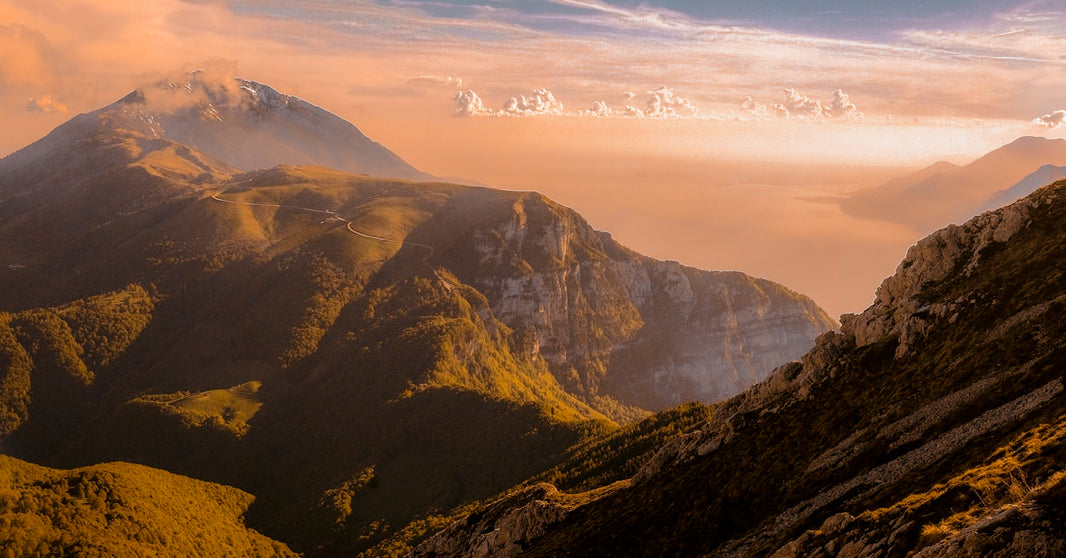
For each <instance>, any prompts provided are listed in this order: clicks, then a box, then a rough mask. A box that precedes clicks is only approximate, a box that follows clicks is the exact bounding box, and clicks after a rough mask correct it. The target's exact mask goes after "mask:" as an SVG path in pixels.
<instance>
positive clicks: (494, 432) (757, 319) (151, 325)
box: [0, 76, 835, 554]
mask: <svg viewBox="0 0 1066 558" xmlns="http://www.w3.org/2000/svg"><path fill="white" fill-rule="evenodd" d="M282 162H297V163H304V162H316V163H321V164H326V165H331V166H334V167H342V168H345V169H349V170H350V171H355V172H360V173H374V174H379V175H384V176H387V177H408V178H420V177H424V176H425V175H422V174H421V173H419V172H418V171H416V170H415V169H413V168H411V167H410V166H409V165H406V163H403V161H402V160H400V159H399V158H398V157H396V156H395V155H393V154H391V152H389V151H388V150H386V149H385V148H384V147H381V146H380V145H378V144H376V143H374V142H372V141H371V140H369V139H367V138H365V136H363V135H362V134H361V133H360V132H359V131H358V130H357V129H356V128H355V127H354V126H352V125H350V124H348V123H346V122H344V121H342V120H340V119H339V118H337V117H335V116H333V115H331V114H329V113H327V112H326V111H323V110H322V109H318V108H317V107H314V106H313V105H310V104H308V103H306V102H304V101H301V100H299V99H296V98H294V97H290V96H286V95H283V94H280V93H277V92H276V91H274V90H273V89H271V88H269V87H267V86H265V85H262V84H258V83H255V82H251V81H243V80H241V81H237V82H235V83H234V84H214V83H207V82H206V81H204V80H203V79H201V78H199V77H198V76H191V77H190V80H189V81H188V82H187V83H181V84H160V85H156V86H152V87H151V88H145V89H143V90H140V91H137V92H134V93H132V94H130V95H129V96H127V97H125V98H124V99H123V100H121V101H119V102H117V103H114V104H112V105H110V106H108V107H105V108H103V109H100V110H98V111H95V112H93V113H90V114H86V115H81V116H78V117H75V118H74V119H72V120H71V121H70V122H68V123H66V124H64V125H62V126H60V127H59V128H57V129H56V130H55V131H53V132H52V133H51V134H49V135H48V136H46V137H45V138H43V139H41V140H40V141H38V142H36V143H34V144H32V145H30V146H28V147H26V148H24V149H22V150H20V151H18V152H16V153H14V154H12V155H10V156H8V157H6V158H4V159H2V160H0V292H2V293H4V295H3V297H0V450H2V451H3V452H4V453H6V454H9V455H12V456H14V457H18V458H24V459H29V460H31V461H34V462H37V463H42V464H46V465H48V466H50V467H64V468H70V467H83V466H87V465H90V464H92V463H98V462H105V461H116V460H121V461H129V462H134V463H139V464H143V465H150V466H154V467H160V468H163V469H166V470H167V471H170V472H172V473H177V474H181V475H189V476H192V477H195V478H198V479H204V480H209V481H213V482H219V483H224V484H227V485H231V486H234V487H237V488H239V489H241V490H243V491H245V492H247V493H250V494H252V495H254V497H255V502H254V503H253V504H251V507H249V508H248V510H247V515H246V520H247V523H248V525H250V526H252V527H254V528H255V529H256V530H257V531H259V532H262V533H265V534H267V535H269V536H271V537H274V538H276V539H280V540H283V541H284V542H285V543H286V544H287V545H289V546H291V548H292V549H294V550H297V551H300V552H306V553H311V554H352V553H355V552H358V551H361V550H366V549H369V548H371V547H373V546H375V545H383V544H389V541H390V540H393V538H395V537H400V536H401V535H403V534H404V533H407V531H404V526H406V525H408V524H409V523H410V522H411V521H412V520H415V519H418V518H423V519H422V523H418V522H416V523H414V524H412V525H421V526H422V527H420V528H419V529H421V531H418V530H417V529H415V528H414V527H412V529H415V531H413V532H417V533H421V532H424V531H426V530H428V529H429V528H430V527H431V526H432V525H433V523H432V521H429V520H427V519H425V518H426V517H427V516H432V514H434V513H436V512H439V511H443V510H449V509H452V508H455V507H456V506H461V505H465V504H468V503H470V502H473V501H475V500H478V499H482V498H488V497H490V496H492V495H494V494H497V493H498V492H499V491H501V490H504V489H506V488H508V487H510V486H512V485H514V484H516V483H518V482H520V481H522V480H523V479H525V478H528V477H530V476H531V475H534V474H538V473H541V472H543V471H545V470H548V469H550V468H551V467H553V466H555V465H556V464H557V463H558V462H559V461H560V460H561V459H563V457H564V455H565V452H566V450H567V448H570V447H572V446H573V445H574V444H577V443H581V442H584V441H588V440H592V439H598V438H599V437H600V436H604V435H608V434H610V433H613V432H617V431H618V430H619V428H620V425H621V424H629V423H632V422H634V421H636V420H639V419H642V418H644V417H647V416H649V415H650V414H651V412H653V411H659V410H663V409H667V408H669V407H670V406H673V405H675V404H677V403H681V402H684V401H692V400H701V401H705V402H711V401H715V400H719V399H722V398H725V397H729V396H731V395H735V394H737V393H739V392H741V391H742V390H743V389H745V388H746V387H748V386H750V385H752V384H754V383H756V382H758V381H760V380H762V379H764V378H765V377H766V376H767V374H769V372H770V371H771V370H772V369H773V368H775V367H776V366H777V365H779V364H781V363H783V362H787V361H789V360H791V359H794V358H796V357H798V356H800V355H802V354H803V353H804V352H805V351H807V350H808V349H809V348H810V347H811V346H812V345H813V343H814V340H815V338H816V337H817V336H818V335H820V334H822V333H824V332H826V331H828V330H830V329H831V328H832V327H833V326H834V325H835V322H834V321H833V320H832V319H831V318H829V316H827V315H826V314H825V312H824V311H822V310H821V309H820V308H819V307H818V306H817V305H816V304H815V303H814V302H813V301H811V300H810V299H809V298H807V297H804V296H802V295H799V294H797V293H794V292H792V291H790V290H788V289H787V288H785V287H783V286H781V285H778V284H775V283H772V282H770V281H765V280H761V279H756V278H753V277H749V276H747V275H744V274H742V273H738V272H708V271H701V270H697V269H693V268H688V267H684V266H682V265H680V264H678V263H676V262H661V261H656V260H652V259H650V258H647V257H644V256H641V255H639V254H636V253H634V252H632V251H631V250H628V249H626V248H625V247H623V246H621V245H619V244H618V243H616V242H615V241H614V240H613V239H612V238H611V237H610V235H608V234H606V233H603V232H599V231H596V230H594V229H592V227H590V226H589V225H588V223H586V222H585V220H584V219H582V218H581V216H580V215H578V214H576V213H575V212H574V211H572V210H570V209H568V208H566V207H563V206H561V205H559V204H557V203H555V202H553V201H551V200H549V199H547V198H545V197H543V196H541V195H539V194H536V193H533V192H510V191H499V190H491V189H487V188H475V187H466V186H457V185H451V184H443V183H439V182H411V181H406V180H400V179H397V178H378V177H369V176H365V174H353V172H348V171H343V170H336V169H333V168H327V167H323V166H295V165H291V164H286V165H278V163H282ZM259 167H265V168H259ZM9 465H10V467H14V468H21V467H29V466H28V465H22V464H19V463H18V462H14V461H12V462H10V463H9ZM120 468H121V467H120ZM79 470H80V471H83V473H84V474H97V473H96V471H97V469H79ZM135 471H140V470H135ZM83 473H79V472H62V471H61V472H54V471H40V470H34V472H33V475H37V476H40V477H42V478H44V477H47V478H56V479H65V478H70V477H71V475H82V474H83ZM116 474H119V475H120V476H121V475H122V473H116ZM146 475H147V476H145V475H141V474H140V473H137V474H135V475H133V477H122V478H133V479H137V478H149V477H153V476H154V475H156V473H146ZM64 482H65V481H64ZM108 482H110V481H108ZM108 482H101V483H97V485H96V487H95V488H94V489H93V490H96V491H97V493H98V492H99V490H105V492H106V491H108V490H110V489H108V488H107V487H108V486H110V484H108ZM115 482H119V481H115ZM121 482H126V481H121ZM130 482H134V481H130ZM54 492H55V491H52V490H51V489H49V490H46V491H44V492H43V493H42V494H47V495H48V496H47V497H48V498H53V497H54V496H53V493H54ZM127 494H130V496H128V498H131V499H134V498H139V497H140V496H135V495H134V494H145V495H147V494H153V492H151V491H150V490H148V489H147V488H145V487H139V488H136V489H134V490H132V491H131V492H128V493H127ZM227 494H229V493H227ZM230 496H232V498H231V497H230ZM230 496H226V498H227V499H228V500H227V501H231V500H232V502H231V504H227V507H226V513H227V514H228V515H227V516H226V517H220V518H219V519H220V523H219V524H218V525H216V526H214V527H213V528H217V529H219V531H218V532H219V533H230V534H232V536H234V537H240V538H241V540H242V541H243V540H246V538H247V537H249V536H250V535H247V534H246V533H243V532H242V531H240V530H239V529H237V527H236V526H235V520H234V519H233V518H234V517H236V516H238V515H239V514H240V513H242V511H243V509H244V508H243V507H242V506H244V505H246V500H243V498H244V497H243V496H241V495H239V494H236V493H234V494H230ZM0 497H4V496H3V495H2V494H0ZM56 497H57V496H56ZM146 497H153V496H146ZM79 501H80V500H79ZM171 504H173V505H171ZM180 505H182V504H178V503H176V501H175V502H164V505H163V507H162V508H161V509H164V510H165V509H173V508H174V506H180ZM5 509H8V508H5ZM12 509H13V508H12ZM19 509H20V510H21V509H22V508H19ZM101 509H104V508H101ZM113 511H114V510H113ZM120 511H121V510H120ZM157 511H158V510H156V511H152V513H156V512H157ZM12 513H16V514H21V515H19V517H21V518H22V519H20V521H22V520H25V521H31V518H32V521H38V520H40V521H45V520H44V519H40V518H41V516H39V515H34V514H35V513H36V512H34V511H32V510H22V511H17V512H12ZM62 513H66V512H62ZM104 513H105V514H106V513H107V512H104ZM114 513H119V511H114ZM122 513H128V514H131V515H130V517H131V518H132V520H133V521H143V522H145V523H146V525H147V527H146V529H147V530H148V531H150V532H153V533H155V534H153V535H152V536H153V537H155V539H153V540H154V541H156V542H158V539H159V537H164V538H166V537H168V536H169V535H165V534H161V533H164V531H152V526H151V525H150V523H151V520H148V519H143V518H138V517H139V516H137V513H138V512H137V511H136V510H126V511H122ZM75 515H76V517H75V518H74V519H71V521H73V522H75V523H76V522H77V521H78V520H79V518H81V519H84V520H85V521H88V522H90V523H91V522H95V521H97V520H96V519H92V518H94V517H96V516H91V517H90V516H80V515H77V514H75ZM48 521H51V520H48ZM20 524H21V523H20ZM71 525H74V523H72V524H71ZM94 525H95V526H94ZM102 528H103V527H100V525H99V524H97V523H92V524H89V525H83V524H78V528H77V529H73V528H72V529H64V528H63V527H62V526H60V527H56V528H55V529H52V530H43V531H40V532H36V531H20V532H18V533H17V535H18V536H19V537H23V538H26V537H29V538H27V539H26V540H27V541H28V542H27V544H29V543H30V542H33V541H34V540H37V542H39V543H40V545H43V546H40V548H51V549H55V548H59V549H61V551H62V549H64V548H68V547H67V546H63V545H64V544H66V543H64V542H63V541H64V540H65V539H63V537H62V533H64V532H69V533H75V532H76V533H79V535H78V536H80V537H85V538H84V540H82V539H79V542H78V544H82V543H84V545H88V546H86V547H87V548H96V549H97V550H99V551H101V552H104V553H105V554H106V553H114V552H130V553H134V554H139V553H145V552H149V551H150V550H151V549H153V548H155V549H158V547H154V546H150V545H149V546H138V544H140V543H143V542H144V541H134V542H129V544H130V545H133V546H130V547H128V548H127V547H115V546H105V547H99V546H95V547H94V546H92V544H93V536H94V535H93V533H94V529H97V530H99V529H102ZM170 528H171V526H167V527H166V529H170ZM99 533H100V532H99V531H97V534H99ZM0 534H2V531H0ZM35 536H36V537H41V538H39V539H33V538H32V537H35ZM101 536H102V535H101ZM145 536H147V535H145ZM220 536H222V535H220ZM226 536H229V535H226ZM403 536H409V535H403ZM120 538H121V537H120ZM20 540H21V539H20ZM108 540H110V539H108ZM116 540H117V539H116ZM123 540H125V539H123ZM247 541H248V542H247V544H248V545H260V544H262V543H263V541H261V540H259V539H256V538H255V537H251V538H247ZM112 543H114V544H118V543H116V542H114V541H112V542H111V543H108V544H112ZM71 544H74V543H71ZM242 544H243V543H242ZM397 544H400V543H397ZM70 548H73V547H70ZM253 548H254V547H253ZM131 549H133V550H131ZM276 550H277V551H278V552H285V551H287V550H286V549H285V547H284V546H283V545H277V547H276ZM151 551H153V552H155V551H156V550H151Z"/></svg>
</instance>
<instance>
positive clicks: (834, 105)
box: [825, 89, 862, 118]
mask: <svg viewBox="0 0 1066 558" xmlns="http://www.w3.org/2000/svg"><path fill="white" fill-rule="evenodd" d="M825 112H826V114H827V115H828V116H829V117H830V118H856V117H861V116H862V113H861V112H859V108H858V107H856V106H855V103H853V102H851V98H850V97H849V96H848V94H847V93H845V92H844V90H843V89H837V90H836V91H833V100H832V101H830V102H829V106H828V107H825Z"/></svg>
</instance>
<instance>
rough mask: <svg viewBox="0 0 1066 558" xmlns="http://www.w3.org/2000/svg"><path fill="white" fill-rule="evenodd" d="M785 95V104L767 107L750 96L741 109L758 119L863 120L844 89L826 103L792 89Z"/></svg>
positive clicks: (838, 90)
mask: <svg viewBox="0 0 1066 558" xmlns="http://www.w3.org/2000/svg"><path fill="white" fill-rule="evenodd" d="M784 93H785V99H784V102H783V103H774V104H772V105H765V104H763V103H760V102H758V101H757V100H755V98H754V97H751V96H749V97H747V98H745V99H744V100H743V101H741V103H740V108H741V110H743V111H744V112H746V113H748V114H749V115H752V116H755V117H757V118H768V117H770V116H776V117H777V118H782V119H785V120H787V119H789V118H797V119H800V120H815V121H818V120H835V119H856V118H862V113H861V112H859V108H858V107H857V106H855V103H853V102H851V97H850V96H849V95H848V94H847V93H845V92H844V90H843V89H837V90H836V91H833V98H832V99H830V100H829V101H827V102H825V103H823V102H821V101H819V100H817V99H814V98H811V97H808V96H807V95H805V94H803V93H800V92H799V91H797V90H796V89H794V88H792V87H788V88H786V89H785V90H784Z"/></svg>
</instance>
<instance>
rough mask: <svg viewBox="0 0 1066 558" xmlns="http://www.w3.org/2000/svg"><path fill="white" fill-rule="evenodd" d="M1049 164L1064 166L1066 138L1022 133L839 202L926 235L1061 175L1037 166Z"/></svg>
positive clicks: (865, 215)
mask: <svg viewBox="0 0 1066 558" xmlns="http://www.w3.org/2000/svg"><path fill="white" fill-rule="evenodd" d="M1048 165H1050V166H1062V165H1066V140H1063V139H1047V138H1039V137H1023V138H1019V139H1017V140H1015V141H1014V142H1011V143H1010V144H1007V145H1005V146H1003V147H1000V148H999V149H996V150H994V151H991V152H989V153H988V154H986V155H984V156H983V157H981V158H979V159H977V160H976V161H974V162H972V163H970V164H968V165H965V166H958V165H954V164H952V163H947V162H940V163H936V164H934V165H931V166H929V167H927V168H925V169H922V170H920V171H917V172H915V173H913V174H911V175H908V176H904V177H901V178H898V179H895V180H892V181H889V182H888V183H886V184H883V185H881V186H878V187H875V188H871V189H868V190H862V191H859V192H855V193H854V194H852V195H851V196H848V197H846V198H844V199H843V200H841V202H840V206H841V208H842V209H843V210H844V211H845V212H846V213H849V214H851V215H854V216H856V217H860V218H864V219H875V220H880V221H888V222H893V223H901V224H904V225H908V226H910V227H912V228H913V229H915V230H916V231H918V232H921V233H928V232H931V231H933V230H935V229H937V228H940V227H942V226H944V225H945V224H947V223H961V222H963V221H964V220H966V219H968V218H970V217H973V216H975V215H977V214H978V213H981V212H982V211H987V210H989V209H995V208H997V207H1001V206H1003V205H1005V204H1007V203H1010V202H1013V201H1015V200H1017V199H1020V198H1022V197H1024V196H1025V195H1027V194H1029V193H1031V192H1032V191H1033V190H1035V189H1036V188H1038V187H1040V186H1043V185H1045V184H1047V183H1049V182H1051V181H1052V180H1053V179H1054V178H1056V177H1061V176H1062V175H1056V174H1055V173H1054V172H1053V171H1052V170H1050V169H1042V167H1044V166H1048ZM1030 175H1035V176H1031V177H1030ZM1045 179H1046V180H1045Z"/></svg>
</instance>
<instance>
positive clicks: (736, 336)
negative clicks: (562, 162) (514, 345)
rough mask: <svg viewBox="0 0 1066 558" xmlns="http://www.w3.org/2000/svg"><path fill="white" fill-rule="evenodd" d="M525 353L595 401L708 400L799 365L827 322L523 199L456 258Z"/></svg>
mask: <svg viewBox="0 0 1066 558" xmlns="http://www.w3.org/2000/svg"><path fill="white" fill-rule="evenodd" d="M453 256H456V259H457V260H458V261H463V262H468V264H467V265H466V266H465V267H464V268H461V270H460V273H459V274H460V276H461V277H462V278H463V279H464V280H465V281H466V282H469V283H470V284H472V285H474V286H476V287H477V288H478V290H480V291H481V292H483V293H484V294H485V295H486V296H487V297H488V299H489V301H490V302H491V305H492V308H493V312H494V314H495V315H496V317H497V318H499V319H500V320H501V321H503V322H504V323H506V324H507V325H508V326H509V327H511V328H512V329H514V330H516V331H517V332H518V333H519V336H520V338H521V345H522V349H523V350H524V351H526V352H527V353H528V354H531V355H535V356H539V357H542V358H544V359H545V360H546V361H547V363H548V365H549V367H550V369H551V371H552V372H553V373H554V374H555V376H556V377H557V378H558V379H559V380H560V382H562V383H563V385H565V386H566V387H567V388H568V389H569V390H571V391H573V392H576V393H579V394H581V395H582V396H583V397H584V398H586V399H588V400H590V401H593V402H596V401H598V400H601V399H602V398H604V397H610V398H612V399H615V400H617V401H620V402H622V403H623V404H625V405H629V406H637V407H641V408H645V409H652V410H660V409H664V408H666V407H668V406H671V405H676V404H678V403H681V402H684V401H704V402H712V401H717V400H720V399H724V398H726V397H729V396H732V395H735V394H736V393H739V392H740V391H742V390H743V389H744V388H746V387H747V386H749V385H751V384H753V383H756V382H758V381H760V380H762V379H764V378H765V377H766V376H767V374H769V372H770V371H771V370H772V369H773V368H774V367H776V366H777V365H779V364H781V363H783V362H787V361H789V360H791V359H794V358H797V357H798V356H800V355H801V354H803V353H804V352H805V351H806V350H807V349H809V348H810V346H811V344H812V343H813V339H814V338H815V337H816V336H817V335H819V334H821V333H823V332H825V331H827V330H829V329H831V328H832V327H833V325H834V324H833V321H832V320H831V319H830V318H829V316H828V315H826V313H825V312H824V311H823V310H822V309H820V308H819V307H818V306H817V305H816V304H815V303H814V302H813V301H812V300H810V299H809V298H807V297H805V296H802V295H799V294H797V293H794V292H791V291H789V290H788V289H786V288H784V287H782V286H781V285H778V284H775V283H773V282H770V281H766V280H762V279H755V278H752V277H749V276H747V275H744V274H742V273H738V272H708V271H702V270H697V269H693V268H688V267H684V266H682V265H680V264H678V263H677V262H668V261H667V262H664V261H656V260H652V259H650V258H646V257H644V256H641V255H639V254H636V253H634V252H632V251H630V250H628V249H626V248H624V247H622V246H620V245H619V244H618V243H616V242H615V241H614V240H612V239H611V237H610V235H608V234H606V233H602V232H598V231H595V230H593V229H592V228H591V227H590V226H589V225H588V223H586V222H585V221H584V220H583V219H581V217H580V216H578V215H577V214H576V213H574V212H573V211H571V210H569V209H567V208H564V207H562V206H560V205H558V204H555V203H553V202H551V201H550V200H547V199H545V198H544V197H542V196H540V195H538V194H528V195H526V196H523V197H522V198H521V199H520V200H518V201H517V202H515V203H514V205H513V206H512V207H511V209H510V211H509V212H507V214H505V216H504V219H503V220H501V221H498V222H495V223H492V224H491V225H489V226H487V227H485V228H482V229H479V230H477V231H475V232H473V233H472V234H471V235H470V236H469V237H468V238H467V239H466V241H465V242H462V243H460V244H459V245H458V246H457V247H456V248H455V253H454V254H453Z"/></svg>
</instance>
